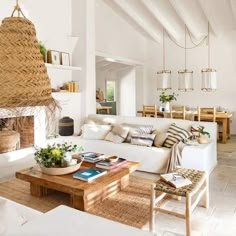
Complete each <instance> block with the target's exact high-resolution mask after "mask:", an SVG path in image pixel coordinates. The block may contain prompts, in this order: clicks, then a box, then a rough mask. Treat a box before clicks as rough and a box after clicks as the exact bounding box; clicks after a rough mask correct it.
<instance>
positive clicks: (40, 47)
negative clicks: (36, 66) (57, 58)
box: [39, 41, 47, 61]
mask: <svg viewBox="0 0 236 236" xmlns="http://www.w3.org/2000/svg"><path fill="white" fill-rule="evenodd" d="M39 49H40V53H41V54H42V56H43V59H44V61H45V60H46V54H47V48H46V47H45V46H44V44H43V43H42V42H41V41H40V42H39Z"/></svg>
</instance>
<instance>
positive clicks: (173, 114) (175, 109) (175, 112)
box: [170, 106, 186, 120]
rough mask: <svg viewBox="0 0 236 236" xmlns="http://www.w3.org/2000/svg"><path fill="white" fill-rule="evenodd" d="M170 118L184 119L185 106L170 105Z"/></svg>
mask: <svg viewBox="0 0 236 236" xmlns="http://www.w3.org/2000/svg"><path fill="white" fill-rule="evenodd" d="M170 118H175V119H183V120H185V118H186V107H185V106H172V108H171V111H170Z"/></svg>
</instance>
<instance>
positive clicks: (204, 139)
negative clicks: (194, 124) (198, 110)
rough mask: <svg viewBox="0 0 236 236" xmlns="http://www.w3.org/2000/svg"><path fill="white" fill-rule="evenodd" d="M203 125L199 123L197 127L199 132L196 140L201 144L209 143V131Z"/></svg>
mask: <svg viewBox="0 0 236 236" xmlns="http://www.w3.org/2000/svg"><path fill="white" fill-rule="evenodd" d="M204 129H205V127H204V126H202V125H199V127H198V132H199V138H198V142H199V143H201V144H204V143H209V139H210V137H211V136H210V133H209V132H207V131H205V130H204Z"/></svg>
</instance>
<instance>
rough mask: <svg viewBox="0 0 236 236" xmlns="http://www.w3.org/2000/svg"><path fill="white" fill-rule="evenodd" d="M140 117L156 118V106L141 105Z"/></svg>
mask: <svg viewBox="0 0 236 236" xmlns="http://www.w3.org/2000/svg"><path fill="white" fill-rule="evenodd" d="M142 116H150V117H157V106H156V105H143V114H142Z"/></svg>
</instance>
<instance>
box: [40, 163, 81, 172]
mask: <svg viewBox="0 0 236 236" xmlns="http://www.w3.org/2000/svg"><path fill="white" fill-rule="evenodd" d="M82 162H83V161H82V160H81V161H80V162H79V163H77V164H76V165H73V166H68V167H61V168H54V167H51V168H47V167H44V166H40V169H41V171H42V172H43V173H44V174H47V175H66V174H70V173H72V172H75V171H77V170H78V169H79V168H80V166H81V164H82Z"/></svg>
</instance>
